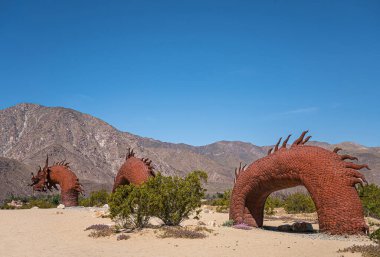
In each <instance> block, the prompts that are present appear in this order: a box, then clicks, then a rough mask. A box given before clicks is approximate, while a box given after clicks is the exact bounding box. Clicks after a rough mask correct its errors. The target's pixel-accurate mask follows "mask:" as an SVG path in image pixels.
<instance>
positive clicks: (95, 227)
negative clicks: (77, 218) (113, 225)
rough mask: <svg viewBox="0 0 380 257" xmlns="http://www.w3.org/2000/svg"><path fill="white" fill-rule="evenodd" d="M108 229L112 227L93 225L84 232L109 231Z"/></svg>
mask: <svg viewBox="0 0 380 257" xmlns="http://www.w3.org/2000/svg"><path fill="white" fill-rule="evenodd" d="M108 228H110V226H108V225H105V224H95V225H91V226H89V227H87V228H86V229H85V230H84V231H87V230H103V229H108Z"/></svg>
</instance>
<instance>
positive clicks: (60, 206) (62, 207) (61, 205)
mask: <svg viewBox="0 0 380 257" xmlns="http://www.w3.org/2000/svg"><path fill="white" fill-rule="evenodd" d="M57 209H65V205H63V204H60V205H58V206H57Z"/></svg>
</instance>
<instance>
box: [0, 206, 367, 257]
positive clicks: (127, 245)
mask: <svg viewBox="0 0 380 257" xmlns="http://www.w3.org/2000/svg"><path fill="white" fill-rule="evenodd" d="M96 216H97V210H96V209H93V208H75V209H63V210H59V209H30V210H1V211H0V228H1V232H2V233H0V256H1V257H37V256H38V257H45V256H46V257H58V256H59V257H61V256H72V257H75V256H78V257H86V256H89V257H116V256H133V257H139V256H155V257H160V256H165V257H169V256H176V257H178V256H181V257H186V256H197V257H201V256H208V257H212V256H215V257H216V256H218V257H223V256H239V257H245V256H256V257H261V256H263V257H264V256H265V257H270V256H275V257H290V256H292V257H293V256H305V257H314V256H315V257H321V256H360V254H358V253H356V254H352V253H343V254H342V253H337V250H338V249H340V248H345V247H348V246H351V245H353V244H369V243H370V241H369V240H368V239H366V238H363V237H348V238H346V237H329V236H327V235H323V234H318V233H316V234H294V233H284V232H277V231H271V230H264V229H252V230H239V229H234V228H230V227H223V226H221V224H222V223H223V222H224V221H226V220H227V219H228V214H224V213H215V212H212V211H211V212H207V213H204V212H202V215H201V221H203V222H204V223H206V224H210V223H212V222H213V221H215V223H216V227H213V226H212V225H209V226H208V227H209V228H212V229H213V230H214V231H213V232H212V233H210V234H208V236H207V238H205V239H172V238H165V239H162V238H157V232H158V230H157V229H145V230H143V231H140V232H134V233H132V234H130V235H131V238H130V239H128V240H122V241H117V240H116V236H111V237H106V238H98V239H94V238H91V237H88V234H89V233H90V232H89V231H84V229H85V228H86V227H88V226H90V225H93V224H113V223H112V221H111V220H110V219H108V218H99V217H96ZM311 219H312V218H311ZM197 223H198V221H197V220H193V219H190V220H187V221H185V222H184V225H196V224H197ZM286 223H288V224H291V223H292V221H291V220H284V219H279V220H266V221H265V225H266V226H269V227H270V226H278V225H281V224H286ZM313 226H314V227H315V228H317V225H316V224H313Z"/></svg>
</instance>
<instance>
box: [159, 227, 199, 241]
mask: <svg viewBox="0 0 380 257" xmlns="http://www.w3.org/2000/svg"><path fill="white" fill-rule="evenodd" d="M161 231H162V232H163V233H162V234H161V235H159V236H158V237H160V238H187V239H198V238H205V237H206V235H205V234H204V233H202V232H200V231H195V230H191V229H189V228H183V227H164V228H162V229H161Z"/></svg>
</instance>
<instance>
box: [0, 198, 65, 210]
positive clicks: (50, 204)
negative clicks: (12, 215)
mask: <svg viewBox="0 0 380 257" xmlns="http://www.w3.org/2000/svg"><path fill="white" fill-rule="evenodd" d="M59 199H60V195H43V196H24V197H17V196H10V197H9V198H8V199H6V200H4V202H3V204H2V205H1V206H0V209H8V210H9V209H30V208H33V207H38V208H41V209H47V208H56V207H57V206H58V204H59Z"/></svg>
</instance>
